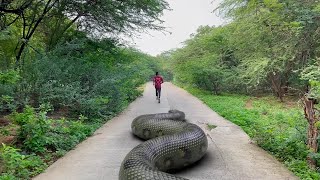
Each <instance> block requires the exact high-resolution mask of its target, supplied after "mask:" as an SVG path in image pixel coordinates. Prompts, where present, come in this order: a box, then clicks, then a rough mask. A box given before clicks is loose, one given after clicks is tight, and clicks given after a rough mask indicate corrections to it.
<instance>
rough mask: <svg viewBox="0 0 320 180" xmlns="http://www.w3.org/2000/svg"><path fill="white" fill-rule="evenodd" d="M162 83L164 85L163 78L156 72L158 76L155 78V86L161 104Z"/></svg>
mask: <svg viewBox="0 0 320 180" xmlns="http://www.w3.org/2000/svg"><path fill="white" fill-rule="evenodd" d="M162 83H163V78H162V77H161V76H160V75H159V72H156V75H155V76H154V77H153V85H154V87H155V88H156V96H157V100H158V102H159V103H160V95H161V84H162Z"/></svg>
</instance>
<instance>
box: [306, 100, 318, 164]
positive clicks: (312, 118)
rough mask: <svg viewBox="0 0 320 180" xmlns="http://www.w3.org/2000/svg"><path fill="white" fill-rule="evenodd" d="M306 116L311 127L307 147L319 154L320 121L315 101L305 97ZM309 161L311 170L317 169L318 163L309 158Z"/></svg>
mask: <svg viewBox="0 0 320 180" xmlns="http://www.w3.org/2000/svg"><path fill="white" fill-rule="evenodd" d="M303 102H304V114H305V117H306V119H307V120H308V123H309V127H308V134H307V135H308V136H307V138H308V139H307V146H308V148H309V149H310V150H311V151H312V152H313V153H316V152H318V142H317V138H318V128H317V125H316V123H317V122H318V121H319V119H318V118H317V117H316V112H315V107H314V102H315V101H314V99H309V98H308V97H306V96H304V99H303ZM307 161H308V163H309V166H310V167H311V168H316V161H315V160H314V159H312V158H311V157H307Z"/></svg>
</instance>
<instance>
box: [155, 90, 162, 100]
mask: <svg viewBox="0 0 320 180" xmlns="http://www.w3.org/2000/svg"><path fill="white" fill-rule="evenodd" d="M160 95H161V88H159V89H157V88H156V96H157V97H159V98H160Z"/></svg>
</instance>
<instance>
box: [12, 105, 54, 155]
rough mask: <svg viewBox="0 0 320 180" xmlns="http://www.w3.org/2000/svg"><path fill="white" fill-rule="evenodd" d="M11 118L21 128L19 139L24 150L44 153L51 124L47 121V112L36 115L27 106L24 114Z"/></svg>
mask: <svg viewBox="0 0 320 180" xmlns="http://www.w3.org/2000/svg"><path fill="white" fill-rule="evenodd" d="M11 118H12V119H13V121H14V122H15V123H17V124H18V125H19V126H20V128H19V134H18V135H19V139H20V141H22V143H23V148H24V149H26V150H27V151H29V152H35V153H44V152H45V151H46V145H47V142H48V137H46V136H45V135H46V133H47V131H48V130H49V123H48V121H47V119H46V112H40V113H38V114H36V113H35V111H34V109H33V108H31V107H30V106H26V108H25V109H24V111H23V112H22V113H13V114H12V115H11Z"/></svg>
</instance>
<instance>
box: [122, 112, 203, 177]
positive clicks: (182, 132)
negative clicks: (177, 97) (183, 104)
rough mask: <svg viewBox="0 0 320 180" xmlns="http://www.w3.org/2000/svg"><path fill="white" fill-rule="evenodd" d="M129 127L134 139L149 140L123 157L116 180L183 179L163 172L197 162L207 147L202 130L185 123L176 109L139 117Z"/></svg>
mask: <svg viewBox="0 0 320 180" xmlns="http://www.w3.org/2000/svg"><path fill="white" fill-rule="evenodd" d="M131 128H132V132H133V134H135V135H136V136H138V137H140V138H142V139H145V140H148V139H150V140H148V141H146V142H144V143H142V144H140V145H138V146H136V147H135V148H134V149H132V150H131V151H130V152H129V154H127V156H126V157H125V159H124V160H123V162H122V165H121V168H120V172H119V179H120V180H182V179H184V180H185V178H181V177H177V176H174V175H171V174H168V173H166V172H167V171H169V170H176V169H181V168H183V167H185V166H188V165H190V164H192V163H194V162H196V161H198V160H200V159H201V158H202V157H203V156H204V154H205V153H206V151H207V148H208V140H207V137H206V135H205V133H204V132H203V130H202V129H201V128H200V127H198V126H197V125H195V124H191V123H188V122H186V121H185V114H184V113H183V112H181V111H178V110H170V111H169V113H160V114H147V115H142V116H139V117H137V118H135V119H134V120H133V122H132V124H131Z"/></svg>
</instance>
